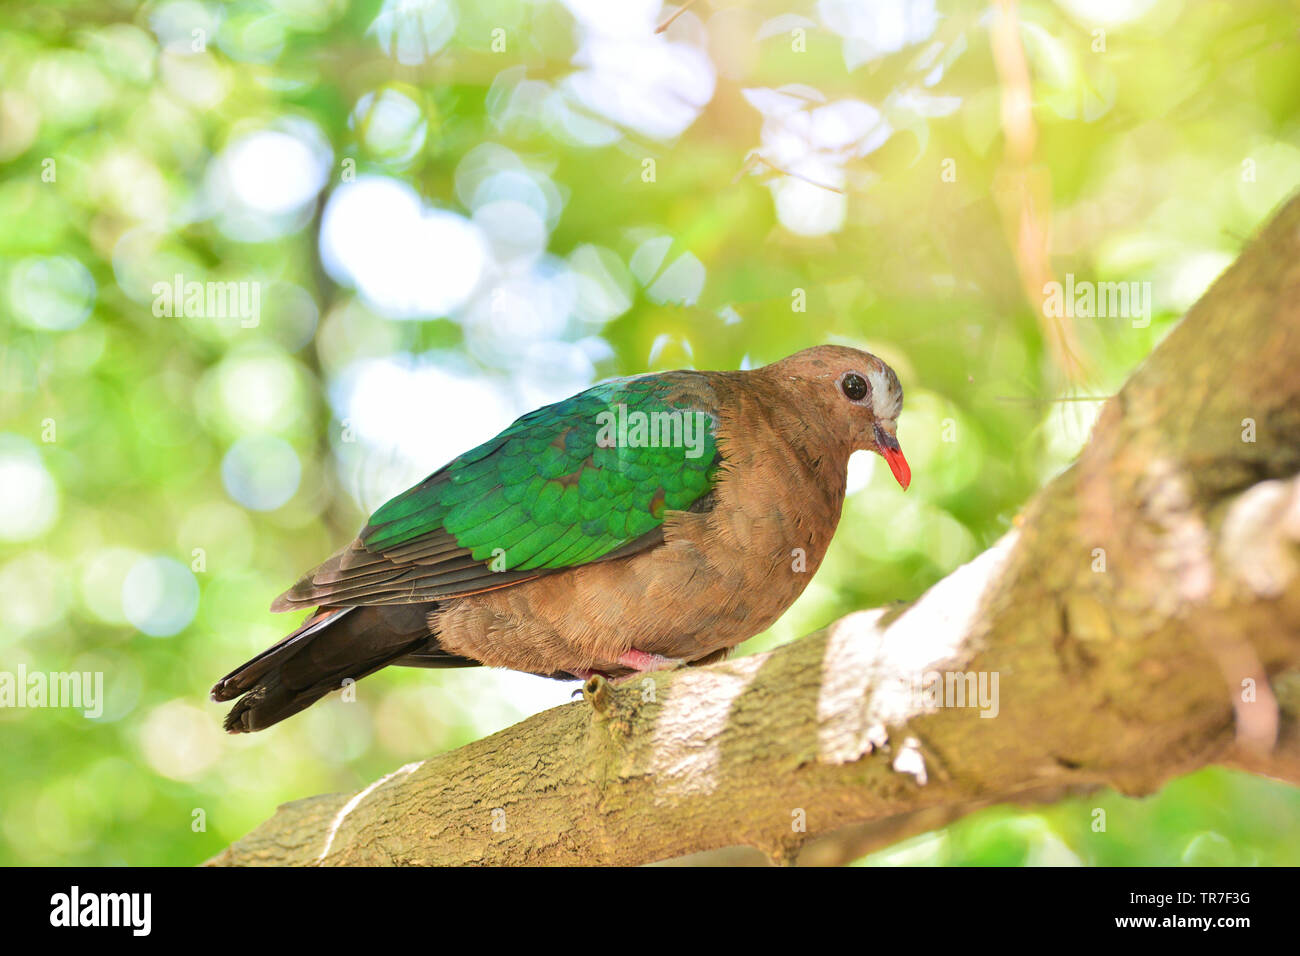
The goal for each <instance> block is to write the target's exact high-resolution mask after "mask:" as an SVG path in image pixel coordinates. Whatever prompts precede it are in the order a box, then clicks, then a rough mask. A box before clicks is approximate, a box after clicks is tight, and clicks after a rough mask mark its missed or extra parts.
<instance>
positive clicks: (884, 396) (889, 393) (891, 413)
mask: <svg viewBox="0 0 1300 956" xmlns="http://www.w3.org/2000/svg"><path fill="white" fill-rule="evenodd" d="M867 381H869V382H870V383H871V411H872V413H873V414H874V415H875V416H876V418H878V419H880V420H881V421H882V422H888V421H893V420H894V419H895V418H897V417H898V413H899V412H901V411H902V410H903V396H902V393H901V392H900V391H899V389H898V387H897V386H896V385H895V384H894V379H893V377H892V376H890V375H886V374H885V373H884V372H883V371H875V370H872V371H870V372H868V373H867Z"/></svg>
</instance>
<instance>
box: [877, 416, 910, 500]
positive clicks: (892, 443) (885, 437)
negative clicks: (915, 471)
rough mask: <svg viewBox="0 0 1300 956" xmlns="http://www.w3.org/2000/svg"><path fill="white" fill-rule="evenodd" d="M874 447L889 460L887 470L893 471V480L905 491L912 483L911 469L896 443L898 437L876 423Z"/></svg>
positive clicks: (881, 455)
mask: <svg viewBox="0 0 1300 956" xmlns="http://www.w3.org/2000/svg"><path fill="white" fill-rule="evenodd" d="M876 447H877V448H879V449H880V457H882V458H884V459H885V461H887V462H889V470H890V471H892V472H893V473H894V480H896V481H897V482H898V483H899V484H900V485H901V486H902V488H903V490H904V491H906V490H907V486H908V485H910V484H911V483H912V469H911V468H910V467H909V466H908V464H907V459H906V458H904V457H903V449H902V448H901V447H900V446H899V444H898V438H897V437H896V436H894V435H891V434H890V433H889V432H887V431H885V430H884V429H883V428H881V427H880V426H879V425H877V426H876Z"/></svg>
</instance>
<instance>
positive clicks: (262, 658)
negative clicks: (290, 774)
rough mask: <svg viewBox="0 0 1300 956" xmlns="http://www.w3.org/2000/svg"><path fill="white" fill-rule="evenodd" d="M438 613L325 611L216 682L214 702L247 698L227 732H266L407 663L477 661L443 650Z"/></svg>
mask: <svg viewBox="0 0 1300 956" xmlns="http://www.w3.org/2000/svg"><path fill="white" fill-rule="evenodd" d="M432 608H433V605H432V604H403V605H383V606H377V607H343V608H321V609H320V610H318V611H317V612H316V613H315V614H313V615H312V616H311V617H310V618H308V619H307V620H306V621H305V622H304V623H303V625H302V627H300V628H298V629H297V630H296V631H294V632H293V633H292V634H289V635H288V636H287V637H285V638H284V640H282V641H280V642H279V643H278V644H276V645H274V646H272V647H270V648H268V649H267V650H265V651H263V652H262V653H261V654H258V655H257V656H256V657H254V658H253V659H252V660H250V661H248V662H247V663H245V664H243V665H241V666H240V667H237V668H235V670H233V671H231V672H230V673H229V674H227V675H226V676H225V677H223V678H222V679H221V680H219V681H217V683H216V686H214V687H213V688H212V699H213V700H219V701H220V700H232V699H233V698H235V697H240V695H241V694H242V695H243V696H242V697H240V699H239V701H238V702H237V703H236V704H235V706H234V707H233V708H231V710H230V713H229V714H227V715H226V721H225V727H226V730H227V731H229V732H230V733H232V734H242V733H250V732H252V731H255V730H265V729H266V728H267V727H270V726H271V725H272V724H275V723H278V722H279V721H281V720H284V719H285V718H286V717H291V716H292V715H294V714H296V713H298V711H300V710H303V709H304V708H306V707H308V706H310V705H311V704H313V703H315V702H316V701H317V700H319V699H320V698H322V697H324V696H325V695H326V694H328V693H329V692H330V691H333V690H338V689H339V688H340V687H341V686H342V684H343V681H344V680H346V679H349V678H351V679H352V680H354V681H355V680H360V679H361V678H363V677H365V676H366V675H367V674H373V673H374V672H375V671H377V670H379V669H380V668H382V667H385V666H387V665H389V664H393V663H403V664H405V663H406V661H405V660H400V661H399V659H400V658H407V657H412V658H416V659H418V661H419V663H417V664H416V666H423V667H462V666H468V665H470V664H475V663H477V661H469V660H468V659H466V658H462V657H456V656H455V655H452V654H448V653H446V652H445V651H441V650H439V649H438V647H437V639H436V638H434V637H433V636H431V635H430V633H429V624H428V612H429V611H430V610H431V609H432ZM440 661H441V662H442V663H439V662H440ZM412 663H415V662H414V661H412Z"/></svg>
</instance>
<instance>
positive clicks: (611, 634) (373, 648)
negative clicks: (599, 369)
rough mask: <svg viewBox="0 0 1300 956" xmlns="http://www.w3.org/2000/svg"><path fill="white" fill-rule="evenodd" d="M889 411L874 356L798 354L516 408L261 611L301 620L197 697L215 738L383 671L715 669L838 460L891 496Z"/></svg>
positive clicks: (791, 593) (835, 508)
mask: <svg viewBox="0 0 1300 956" xmlns="http://www.w3.org/2000/svg"><path fill="white" fill-rule="evenodd" d="M902 405H903V389H902V386H901V385H900V383H899V380H898V376H897V375H896V374H895V373H894V370H893V369H891V368H890V367H889V366H888V365H887V364H885V362H883V361H882V360H881V359H879V358H877V357H876V356H874V355H872V354H870V353H868V352H865V351H861V350H859V349H855V348H850V347H847V346H842V345H819V346H814V347H812V348H807V349H804V350H802V351H799V352H796V353H794V354H793V355H790V356H788V357H786V358H784V359H781V360H779V361H776V362H773V363H771V364H769V365H765V366H762V367H760V368H755V369H747V370H741V371H696V370H678V371H671V372H654V373H647V374H642V375H636V376H631V377H626V378H617V379H611V380H608V381H605V382H602V383H599V384H596V385H594V386H592V387H590V388H588V389H587V390H586V391H583V392H580V393H578V394H577V395H574V396H572V397H570V398H567V399H564V400H563V401H560V402H556V403H555V404H552V405H547V406H544V407H542V408H539V409H536V410H535V411H532V412H529V413H527V414H526V415H524V416H522V417H521V418H519V419H518V420H517V421H515V422H514V423H513V424H512V425H510V426H509V427H507V428H506V429H505V430H504V431H502V432H501V433H500V434H498V435H496V436H495V437H493V438H491V439H489V440H488V441H486V442H484V443H483V444H481V445H479V446H478V447H476V448H474V449H472V450H470V451H467V452H465V453H464V454H462V455H460V456H459V457H458V458H455V459H454V460H452V461H451V462H449V463H448V464H446V465H445V466H443V467H442V468H440V469H438V470H437V471H435V472H434V473H433V474H431V475H429V476H428V477H427V478H425V479H424V480H423V481H421V482H419V483H418V484H416V485H414V486H413V487H411V488H409V489H407V490H406V491H404V492H402V493H401V494H398V495H397V496H396V497H394V498H392V499H391V500H389V501H388V502H387V503H385V504H384V505H382V506H381V507H380V508H379V509H378V510H376V511H375V512H374V513H373V514H372V515H370V518H369V521H368V523H367V524H366V526H365V527H364V528H363V529H362V530H361V532H360V533H359V534H358V535H357V537H356V539H355V540H353V541H352V542H351V543H349V544H348V545H347V546H346V547H344V548H343V549H342V550H340V551H338V552H337V553H336V554H334V555H333V556H332V557H330V558H329V559H328V560H326V561H324V562H323V563H322V564H320V565H319V566H318V567H316V568H314V569H313V570H311V571H309V572H307V573H306V574H305V575H303V577H302V578H301V579H300V580H299V581H298V582H297V583H296V584H295V585H293V587H291V588H289V589H288V590H287V591H285V592H284V593H283V594H281V595H280V596H279V597H277V598H276V599H275V601H274V602H273V603H272V605H271V610H272V611H274V612H282V611H294V610H310V611H311V613H310V615H309V616H308V617H307V618H306V619H305V620H304V621H303V623H302V625H301V626H300V627H298V628H297V629H296V630H294V631H293V632H292V633H290V634H289V635H287V636H286V637H285V638H283V639H282V640H281V641H280V642H279V643H277V644H275V645H273V646H272V647H270V648H268V649H267V650H265V651H263V652H262V653H260V654H258V655H257V656H256V657H254V658H252V659H251V660H249V661H247V662H246V663H244V664H242V665H240V666H239V667H237V668H235V669H234V670H233V671H231V672H230V673H229V674H227V675H226V676H225V677H223V678H222V679H221V680H220V681H218V682H217V683H216V685H215V686H214V687H213V688H212V692H211V696H212V699H213V700H216V701H229V700H234V699H235V698H238V700H236V702H235V704H234V706H233V707H232V709H231V710H230V712H229V714H228V715H227V717H226V719H225V724H224V725H225V729H226V730H227V731H228V732H230V733H248V732H252V731H259V730H263V729H265V728H267V727H270V726H272V725H273V724H276V723H278V722H280V721H282V720H284V719H285V718H287V717H289V716H292V715H293V714H296V713H298V712H299V711H301V710H303V709H304V708H306V707H308V706H310V705H311V704H312V703H314V702H315V701H317V700H318V699H320V698H321V697H323V696H325V695H326V694H328V693H330V692H331V691H334V690H338V689H340V688H341V687H342V686H345V685H346V684H348V683H349V682H354V681H358V680H360V679H361V678H363V677H365V676H367V675H369V674H372V673H374V672H375V671H377V670H379V669H381V668H383V667H387V666H399V667H430V668H450V667H472V666H479V665H483V666H488V667H501V668H509V669H512V670H516V671H523V672H526V673H530V674H537V675H541V676H545V677H552V678H557V679H562V680H588V679H590V678H591V677H592V676H593V675H597V674H599V675H602V676H604V677H606V678H610V679H613V680H625V679H629V678H632V677H635V676H636V675H639V674H643V673H646V672H651V671H658V670H666V669H673V668H677V667H681V666H690V665H700V664H707V663H711V662H713V661H716V660H719V659H721V658H723V657H725V656H726V654H727V653H728V652H730V650H731V649H732V648H734V647H735V646H736V645H738V644H740V643H741V642H742V641H744V640H746V639H747V638H749V637H752V636H754V635H755V634H758V633H760V632H761V631H763V630H765V629H766V628H768V627H769V626H770V625H771V624H772V623H773V622H775V621H776V620H777V618H779V617H780V616H781V614H783V613H784V612H785V610H786V609H787V608H788V607H789V606H790V605H791V604H792V603H794V601H795V599H796V598H797V597H798V596H799V595H800V594H801V593H802V592H803V590H804V588H805V587H806V585H807V584H808V582H809V581H810V580H811V578H812V577H813V575H814V574H815V573H816V571H817V569H818V567H819V566H820V565H821V562H822V559H823V558H824V557H825V554H826V550H827V548H828V546H829V545H830V542H831V538H832V536H833V535H834V533H835V529H836V526H837V525H838V523H839V520H840V513H841V510H842V507H843V504H844V498H845V492H846V484H847V470H848V462H849V456H850V455H851V454H852V453H853V452H854V451H858V450H867V451H872V452H876V453H877V454H879V455H881V456H882V457H883V458H884V460H885V461H886V463H888V465H889V468H890V470H891V471H892V473H893V476H894V478H895V479H896V480H897V482H898V484H899V485H900V486H901V487H902V489H903V490H904V491H906V490H907V487H908V485H909V484H910V483H911V469H910V467H909V466H908V463H907V459H906V458H905V457H904V455H903V451H902V448H901V447H900V445H899V442H898V436H897V429H898V416H899V413H900V411H901V410H902Z"/></svg>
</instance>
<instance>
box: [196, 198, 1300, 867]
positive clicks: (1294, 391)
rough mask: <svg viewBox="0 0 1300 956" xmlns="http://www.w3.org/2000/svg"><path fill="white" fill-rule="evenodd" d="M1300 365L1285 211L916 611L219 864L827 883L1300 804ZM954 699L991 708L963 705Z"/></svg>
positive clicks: (461, 765)
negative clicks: (1107, 789) (1248, 779)
mask: <svg viewBox="0 0 1300 956" xmlns="http://www.w3.org/2000/svg"><path fill="white" fill-rule="evenodd" d="M1298 366H1300V200H1294V201H1292V202H1291V203H1290V204H1289V205H1287V206H1286V207H1285V208H1284V209H1283V210H1281V212H1279V214H1278V215H1277V216H1276V218H1275V219H1274V220H1273V222H1272V223H1271V224H1270V225H1269V226H1267V227H1266V228H1265V230H1264V231H1263V232H1262V233H1261V235H1260V236H1259V237H1258V238H1257V239H1256V240H1255V241H1254V243H1253V244H1252V245H1251V246H1250V247H1249V248H1248V249H1247V251H1246V252H1244V253H1243V254H1242V256H1241V257H1240V258H1239V259H1238V261H1237V262H1236V263H1235V264H1234V265H1233V266H1232V267H1231V268H1230V269H1229V270H1228V271H1227V272H1226V273H1225V274H1224V275H1223V276H1222V277H1221V278H1220V279H1219V280H1218V281H1217V282H1216V283H1215V284H1214V286H1213V287H1212V288H1211V289H1210V291H1209V292H1208V293H1207V294H1206V295H1205V297H1204V298H1202V300H1201V301H1200V302H1199V303H1197V305H1196V306H1194V307H1193V308H1192V310H1191V311H1190V312H1189V313H1188V315H1187V316H1186V317H1185V318H1184V320H1183V321H1182V323H1180V325H1179V326H1178V327H1177V328H1176V329H1174V331H1173V332H1171V333H1170V335H1169V336H1168V337H1167V338H1166V340H1165V341H1164V342H1163V343H1162V344H1161V345H1160V346H1159V347H1158V348H1157V349H1156V351H1155V352H1154V353H1153V354H1152V356H1151V357H1150V358H1149V359H1148V361H1147V362H1146V363H1145V364H1144V365H1143V366H1142V367H1141V368H1139V369H1138V371H1137V372H1136V373H1135V374H1134V375H1133V376H1132V378H1131V379H1130V380H1129V382H1128V383H1127V384H1126V385H1125V386H1124V388H1123V389H1122V390H1121V391H1120V393H1119V394H1118V395H1116V396H1115V397H1114V398H1113V399H1111V400H1110V401H1109V402H1108V403H1107V404H1106V406H1105V407H1104V409H1103V411H1102V414H1101V417H1100V419H1099V421H1098V423H1097V426H1096V428H1095V430H1094V433H1093V437H1092V440H1091V441H1090V442H1089V444H1088V446H1087V447H1086V449H1085V450H1084V452H1083V454H1082V455H1081V457H1080V459H1079V461H1078V462H1077V463H1076V464H1075V465H1074V466H1073V467H1071V468H1070V469H1069V470H1067V471H1065V472H1063V473H1062V474H1060V475H1059V476H1058V477H1057V478H1056V479H1055V480H1053V481H1052V482H1051V483H1050V484H1049V485H1048V486H1047V487H1046V488H1045V489H1043V491H1042V492H1040V493H1039V495H1038V496H1037V497H1036V498H1035V499H1034V500H1033V502H1031V504H1030V505H1029V506H1028V507H1027V509H1026V510H1025V513H1024V515H1023V516H1022V518H1021V519H1018V522H1017V527H1016V528H1015V529H1014V530H1013V531H1011V532H1010V533H1008V534H1007V535H1006V536H1005V537H1004V538H1003V539H1002V540H1001V541H999V542H998V543H997V544H996V545H994V547H992V548H990V549H989V550H988V551H987V552H985V553H984V554H982V555H981V556H979V557H978V558H976V559H975V560H974V561H972V562H971V563H970V564H967V565H965V566H964V567H961V568H959V569H957V570H956V571H954V572H953V573H952V574H950V575H949V576H948V577H947V578H945V579H944V580H942V581H940V582H939V583H938V584H936V585H935V586H934V587H933V588H931V589H930V590H929V591H928V592H926V594H924V595H923V596H922V597H921V598H919V599H918V600H917V601H915V602H913V603H911V604H909V605H904V606H899V607H896V608H890V609H883V610H875V611H863V612H858V613H855V614H850V615H848V616H847V617H845V618H843V619H841V620H840V621H837V622H836V623H835V624H833V625H832V626H831V627H829V628H827V629H826V630H825V631H821V632H818V633H815V634H811V635H809V636H807V637H805V638H803V639H801V640H799V641H796V642H794V643H792V644H789V645H786V646H784V647H781V648H778V649H776V650H774V651H772V652H770V653H766V654H758V655H754V656H751V657H744V658H740V659H737V660H733V661H728V662H724V663H720V664H715V665H712V666H709V667H703V668H693V669H688V670H683V671H677V672H673V673H668V674H656V675H652V676H648V677H646V678H645V679H644V680H642V681H640V682H639V683H628V684H621V685H617V686H613V685H608V684H604V683H603V682H601V681H599V680H597V681H595V682H592V683H589V684H588V685H587V687H586V689H585V693H584V698H585V699H584V700H582V701H577V702H574V703H572V704H569V705H567V706H563V707H558V708H555V709H552V710H548V711H546V712H544V713H541V714H537V715H535V716H533V717H531V718H529V719H527V720H525V721H523V722H521V723H519V724H517V725H515V726H514V727H511V728H509V729H507V730H505V731H502V732H501V733H498V734H494V735H493V736H491V737H488V738H485V739H483V740H479V741H477V742H475V743H472V744H470V745H468V746H466V747H463V748H461V749H459V750H457V751H454V752H451V753H445V754H440V755H438V756H436V757H433V758H431V759H428V760H425V761H422V762H420V763H418V764H411V765H408V766H406V767H403V768H401V769H400V770H398V771H395V772H394V773H393V774H390V775H389V776H388V777H385V778H383V779H382V780H380V781H378V782H376V783H375V784H372V785H371V786H370V787H368V788H366V789H365V790H363V791H361V792H360V793H358V794H355V795H353V794H334V795H326V796H319V797H313V798H311V799H308V800H301V801H298V802H296V803H291V804H287V805H285V806H283V807H281V808H280V809H279V811H277V813H276V814H275V816H274V817H272V819H271V820H269V821H268V822H267V823H265V824H263V825H262V826H261V827H259V828H258V829H256V830H254V831H253V832H252V833H250V834H249V835H248V836H246V837H245V838H244V839H242V840H240V841H238V842H237V843H235V844H233V845H232V846H231V847H229V848H228V849H226V850H225V851H223V852H222V853H221V854H219V855H218V856H217V857H215V858H214V859H213V860H211V861H210V863H211V864H213V865H241V864H243V865H256V864H281V865H283V864H300V865H313V864H321V865H340V864H377V865H415V864H424V865H430V864H475V863H483V864H547V863H584V864H592V863H604V864H635V863H644V862H650V861H655V860H665V859H669V858H673V857H678V856H682V855H684V854H688V853H699V852H702V851H707V850H712V849H719V848H724V847H734V846H738V845H741V846H749V847H755V848H758V849H759V850H761V851H762V852H763V853H764V854H766V856H767V857H768V858H769V859H770V860H772V861H774V862H781V863H784V862H793V861H794V860H796V858H797V857H798V856H799V854H800V851H801V848H802V847H803V846H804V844H805V842H807V841H810V840H812V838H814V837H822V839H821V840H819V841H815V842H809V844H808V847H807V848H806V849H805V850H804V854H805V857H804V862H839V861H840V860H842V859H844V858H845V857H846V856H847V854H850V853H852V854H855V855H856V854H859V853H862V852H867V851H868V850H870V849H872V848H874V847H875V846H878V845H881V844H883V843H886V842H889V841H893V840H896V839H898V838H900V837H901V836H904V835H907V834H908V833H911V832H918V831H919V830H922V829H928V828H931V827H933V826H936V825H941V824H943V823H946V822H948V821H950V820H952V819H955V818H956V817H958V816H960V815H961V814H963V813H966V812H969V811H970V810H972V809H976V808H978V807H981V806H986V805H988V804H991V803H996V802H1003V801H1009V800H1042V799H1056V798H1058V797H1059V796H1060V795H1061V794H1062V793H1065V792H1068V791H1072V790H1075V789H1077V788H1088V787H1095V786H1102V785H1110V786H1114V787H1116V788H1117V789H1119V790H1121V791H1123V792H1126V793H1148V792H1150V791H1152V790H1154V789H1155V788H1156V787H1158V786H1159V785H1160V784H1161V783H1163V782H1164V781H1165V780H1167V779H1169V778H1170V777H1172V776H1175V775H1178V774H1181V773H1185V772H1187V771H1190V770H1192V769H1195V768H1198V767H1201V766H1204V765H1207V764H1211V763H1224V764H1228V765H1231V766H1236V767H1241V768H1244V769H1248V770H1252V771H1254V772H1260V773H1268V774H1271V775H1274V776H1277V777H1279V778H1281V779H1284V780H1287V781H1290V782H1292V783H1298V784H1300V726H1298V725H1297V720H1296V717H1297V713H1298V712H1300V550H1298V548H1297V544H1298V543H1300V479H1298V478H1297V473H1300V375H1297V374H1296V368H1297V367H1298ZM935 674H938V675H940V678H941V679H942V680H943V681H945V682H946V684H945V686H946V688H947V690H946V692H945V693H944V695H943V696H942V697H941V698H940V699H939V700H938V701H936V700H935V699H934V696H933V695H932V694H931V693H929V692H928V690H927V688H931V687H932V684H930V683H928V681H932V680H933V677H934V675H935ZM970 677H973V683H970V684H967V679H968V678H970ZM959 678H960V679H959ZM981 680H983V684H982V685H981V684H980V683H979V682H980V681H981ZM995 681H996V683H995ZM959 685H960V686H961V688H962V690H963V691H964V690H966V689H967V688H968V687H969V688H971V689H978V688H979V687H981V686H982V687H983V688H984V690H985V691H986V699H985V700H983V701H979V703H980V704H982V705H983V706H982V707H972V706H954V705H955V704H956V703H957V701H956V700H955V696H954V694H955V691H956V690H957V688H958V686H959ZM994 691H996V692H994ZM936 703H941V704H943V705H944V706H937V707H936V706H934V705H935V704H936ZM965 703H966V704H967V705H969V704H970V703H971V701H970V700H969V699H968V700H966V701H965ZM845 828H852V829H845ZM819 848H820V851H824V852H815V851H819ZM850 858H851V857H850Z"/></svg>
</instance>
